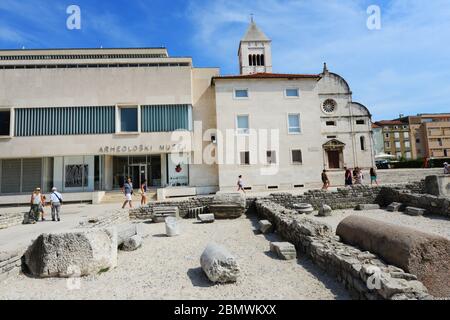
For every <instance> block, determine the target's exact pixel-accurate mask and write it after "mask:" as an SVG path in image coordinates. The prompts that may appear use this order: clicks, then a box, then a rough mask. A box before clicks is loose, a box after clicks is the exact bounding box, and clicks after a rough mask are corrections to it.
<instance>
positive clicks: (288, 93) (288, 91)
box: [285, 88, 300, 98]
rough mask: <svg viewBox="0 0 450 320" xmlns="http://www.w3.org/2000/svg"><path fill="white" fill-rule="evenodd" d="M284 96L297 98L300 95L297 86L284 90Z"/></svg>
mask: <svg viewBox="0 0 450 320" xmlns="http://www.w3.org/2000/svg"><path fill="white" fill-rule="evenodd" d="M285 95H286V98H298V97H299V96H300V93H299V89H298V88H289V89H286V90H285Z"/></svg>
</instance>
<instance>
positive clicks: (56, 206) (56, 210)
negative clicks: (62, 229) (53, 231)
mask: <svg viewBox="0 0 450 320" xmlns="http://www.w3.org/2000/svg"><path fill="white" fill-rule="evenodd" d="M50 205H51V207H52V221H56V220H58V221H61V218H60V213H61V205H62V195H61V193H59V192H58V189H56V188H55V187H53V188H52V194H51V195H50Z"/></svg>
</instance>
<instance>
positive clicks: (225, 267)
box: [200, 243, 240, 283]
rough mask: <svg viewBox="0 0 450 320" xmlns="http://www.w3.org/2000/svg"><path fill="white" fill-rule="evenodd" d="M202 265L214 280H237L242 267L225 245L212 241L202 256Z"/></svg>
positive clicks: (210, 278) (219, 281) (220, 281)
mask: <svg viewBox="0 0 450 320" xmlns="http://www.w3.org/2000/svg"><path fill="white" fill-rule="evenodd" d="M200 265H201V267H202V269H203V271H204V272H205V274H206V276H207V277H208V279H209V280H210V281H212V282H218V283H227V282H236V280H237V278H238V276H239V273H240V268H239V265H238V263H237V261H236V258H235V257H234V256H233V255H232V254H231V253H230V252H229V251H228V250H227V249H226V248H224V247H223V246H220V245H218V244H216V243H210V244H209V245H208V246H207V247H206V249H205V250H204V251H203V253H202V255H201V257H200Z"/></svg>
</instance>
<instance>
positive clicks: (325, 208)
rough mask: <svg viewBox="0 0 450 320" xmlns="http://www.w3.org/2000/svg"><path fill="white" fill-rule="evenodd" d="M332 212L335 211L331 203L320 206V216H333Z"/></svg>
mask: <svg viewBox="0 0 450 320" xmlns="http://www.w3.org/2000/svg"><path fill="white" fill-rule="evenodd" d="M332 212H333V209H331V207H330V206H329V205H326V204H323V205H321V206H320V209H319V216H320V217H329V216H331V214H332Z"/></svg>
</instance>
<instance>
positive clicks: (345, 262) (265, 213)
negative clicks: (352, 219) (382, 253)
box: [253, 200, 432, 300]
mask: <svg viewBox="0 0 450 320" xmlns="http://www.w3.org/2000/svg"><path fill="white" fill-rule="evenodd" d="M253 208H254V209H255V210H256V212H257V213H258V214H259V215H261V216H262V217H264V218H265V219H268V220H269V221H271V222H272V224H273V225H274V226H275V228H276V231H277V232H278V233H279V234H280V236H281V237H283V238H284V239H285V240H287V241H289V242H291V243H293V244H294V245H295V246H296V248H297V249H298V250H299V251H300V252H302V253H304V254H306V256H308V257H309V258H310V259H311V260H312V261H313V262H314V263H315V264H316V265H318V266H319V267H320V268H321V269H323V270H325V271H326V272H327V273H329V274H330V275H332V276H334V277H336V278H337V279H338V281H340V282H341V283H343V284H344V285H345V287H346V288H347V290H349V293H350V294H351V296H352V298H354V299H364V300H365V299H369V300H381V299H388V300H405V299H430V298H432V297H431V296H430V295H429V294H428V292H427V290H426V288H425V287H424V286H423V284H422V283H421V282H419V281H417V278H416V277H415V276H414V275H411V274H408V273H406V272H404V271H403V270H402V269H400V268H397V267H395V266H390V265H387V264H385V263H384V262H383V261H381V260H380V259H378V258H377V256H376V255H374V254H372V253H370V252H367V251H366V252H362V251H361V250H359V249H357V248H355V247H352V246H349V245H346V244H344V243H342V242H340V241H339V237H337V236H335V235H334V234H333V231H332V228H331V227H329V226H328V225H326V224H323V223H320V222H316V221H314V220H311V219H309V218H305V217H299V216H298V215H297V214H296V212H295V211H293V210H289V209H286V208H284V207H283V206H281V205H279V204H277V203H274V202H272V201H269V200H257V201H255V202H254V204H253ZM368 283H370V284H372V286H371V288H370V289H369V287H368Z"/></svg>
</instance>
